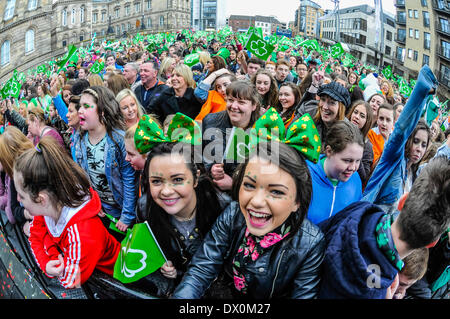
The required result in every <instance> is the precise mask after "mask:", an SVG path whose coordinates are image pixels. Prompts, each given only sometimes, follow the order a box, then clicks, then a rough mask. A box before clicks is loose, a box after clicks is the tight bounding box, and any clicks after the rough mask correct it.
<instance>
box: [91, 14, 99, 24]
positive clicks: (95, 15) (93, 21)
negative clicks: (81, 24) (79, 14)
mask: <svg viewBox="0 0 450 319" xmlns="http://www.w3.org/2000/svg"><path fill="white" fill-rule="evenodd" d="M97 20H98V13H97V12H95V13H93V14H92V23H97Z"/></svg>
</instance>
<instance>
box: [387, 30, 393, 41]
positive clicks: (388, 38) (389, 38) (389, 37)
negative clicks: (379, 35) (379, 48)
mask: <svg viewBox="0 0 450 319" xmlns="http://www.w3.org/2000/svg"><path fill="white" fill-rule="evenodd" d="M386 40H388V41H392V32H391V31H387V30H386Z"/></svg>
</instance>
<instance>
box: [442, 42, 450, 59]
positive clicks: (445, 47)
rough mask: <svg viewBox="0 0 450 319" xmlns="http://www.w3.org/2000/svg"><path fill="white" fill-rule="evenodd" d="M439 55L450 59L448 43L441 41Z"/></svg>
mask: <svg viewBox="0 0 450 319" xmlns="http://www.w3.org/2000/svg"><path fill="white" fill-rule="evenodd" d="M441 54H442V55H443V56H445V57H446V58H447V59H450V42H447V41H444V40H441Z"/></svg>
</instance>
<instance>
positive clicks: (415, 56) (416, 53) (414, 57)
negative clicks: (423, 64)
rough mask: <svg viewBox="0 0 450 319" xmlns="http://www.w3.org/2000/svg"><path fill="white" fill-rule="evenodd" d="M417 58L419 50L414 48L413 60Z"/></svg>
mask: <svg viewBox="0 0 450 319" xmlns="http://www.w3.org/2000/svg"><path fill="white" fill-rule="evenodd" d="M418 58H419V52H417V51H416V50H414V56H413V60H414V61H417V59H418Z"/></svg>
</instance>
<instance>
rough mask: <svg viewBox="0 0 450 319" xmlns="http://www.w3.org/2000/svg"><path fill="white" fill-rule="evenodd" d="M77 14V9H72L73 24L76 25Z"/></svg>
mask: <svg viewBox="0 0 450 319" xmlns="http://www.w3.org/2000/svg"><path fill="white" fill-rule="evenodd" d="M76 14H77V11H76V10H75V8H73V9H72V16H71V21H70V22H71V23H72V24H75V16H76Z"/></svg>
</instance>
